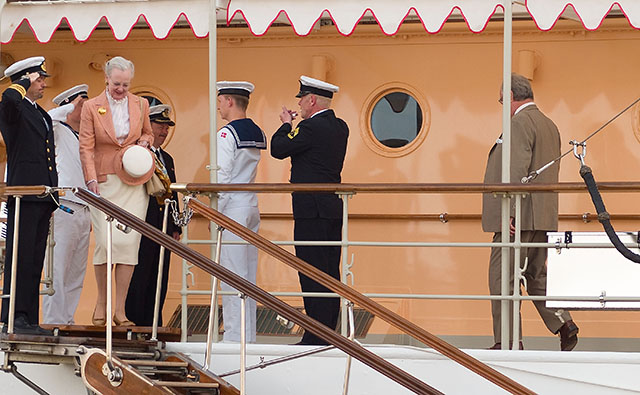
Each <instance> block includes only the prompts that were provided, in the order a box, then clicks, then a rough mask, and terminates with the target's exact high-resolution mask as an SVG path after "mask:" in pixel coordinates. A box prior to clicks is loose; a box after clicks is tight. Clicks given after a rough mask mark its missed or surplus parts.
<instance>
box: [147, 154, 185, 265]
mask: <svg viewBox="0 0 640 395" xmlns="http://www.w3.org/2000/svg"><path fill="white" fill-rule="evenodd" d="M160 152H162V159H163V160H164V165H165V166H164V167H165V169H166V170H167V174H168V175H169V179H170V180H171V182H176V168H175V165H174V163H173V157H172V156H171V155H169V154H168V153H167V151H165V150H162V149H161V150H160ZM171 199H172V200H175V201H176V202H179V200H178V194H177V193H176V192H173V193H172V196H171ZM172 214H173V210H171V206H169V218H168V220H167V234H168V235H172V234H173V232H178V233H182V229H181V228H180V227H179V226H176V224H174V222H173V218H172ZM163 218H164V203H162V204H161V203H158V199H156V198H155V197H153V196H150V197H149V207H147V217H146V219H145V221H146V222H147V223H149V224H151V225H153V226H155V227H156V228H158V229H160V230H162V220H163ZM165 254H166V252H165ZM156 263H157V262H156Z"/></svg>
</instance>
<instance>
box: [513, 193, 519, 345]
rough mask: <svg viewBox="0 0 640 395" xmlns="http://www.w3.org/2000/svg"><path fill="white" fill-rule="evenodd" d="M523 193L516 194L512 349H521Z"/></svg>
mask: <svg viewBox="0 0 640 395" xmlns="http://www.w3.org/2000/svg"><path fill="white" fill-rule="evenodd" d="M521 211H522V195H521V194H516V213H515V215H516V218H515V227H516V232H515V235H514V245H513V248H514V250H513V298H514V299H513V301H512V302H511V303H512V307H513V316H512V317H513V334H512V336H511V349H512V350H518V349H520V273H521V268H520V256H521V253H522V250H521V248H522V247H521V242H522V237H521V236H522V235H521V234H520V232H521V231H522V212H521Z"/></svg>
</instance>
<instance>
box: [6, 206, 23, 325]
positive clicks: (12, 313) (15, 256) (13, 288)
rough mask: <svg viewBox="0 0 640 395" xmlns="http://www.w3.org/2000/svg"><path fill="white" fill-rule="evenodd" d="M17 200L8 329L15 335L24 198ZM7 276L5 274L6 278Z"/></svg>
mask: <svg viewBox="0 0 640 395" xmlns="http://www.w3.org/2000/svg"><path fill="white" fill-rule="evenodd" d="M15 199H16V209H15V213H14V220H13V243H12V250H11V286H10V289H9V323H8V325H9V327H8V328H7V332H8V333H13V324H14V321H15V318H16V317H15V315H16V281H17V278H18V276H17V271H18V236H19V233H20V200H21V199H22V196H15ZM6 275H7V274H6V273H5V276H6Z"/></svg>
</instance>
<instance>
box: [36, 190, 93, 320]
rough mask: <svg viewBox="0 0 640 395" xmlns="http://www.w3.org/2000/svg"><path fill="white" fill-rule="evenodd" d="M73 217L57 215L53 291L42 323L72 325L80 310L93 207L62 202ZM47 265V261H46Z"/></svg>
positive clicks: (44, 306)
mask: <svg viewBox="0 0 640 395" xmlns="http://www.w3.org/2000/svg"><path fill="white" fill-rule="evenodd" d="M61 204H63V205H65V206H67V207H69V208H71V209H72V210H74V213H73V214H69V213H65V212H63V211H61V210H56V212H55V214H54V215H53V238H54V242H55V246H54V248H53V289H54V291H55V293H54V294H53V295H51V296H48V295H46V296H44V297H43V298H42V322H44V323H45V324H63V325H67V324H68V325H71V324H73V323H74V321H73V315H74V314H75V312H76V308H77V307H78V302H79V300H80V294H81V293H82V284H83V282H84V274H85V271H86V270H87V260H88V255H89V233H90V231H91V214H90V213H89V207H87V206H84V205H82V204H77V203H74V202H70V201H68V200H63V201H61ZM45 261H46V257H45Z"/></svg>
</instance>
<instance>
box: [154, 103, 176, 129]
mask: <svg viewBox="0 0 640 395" xmlns="http://www.w3.org/2000/svg"><path fill="white" fill-rule="evenodd" d="M169 114H171V106H168V105H166V104H159V105H157V106H151V107H149V120H150V121H151V122H157V123H166V124H168V125H169V126H175V124H176V123H175V122H173V121H172V120H171V118H169Z"/></svg>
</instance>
